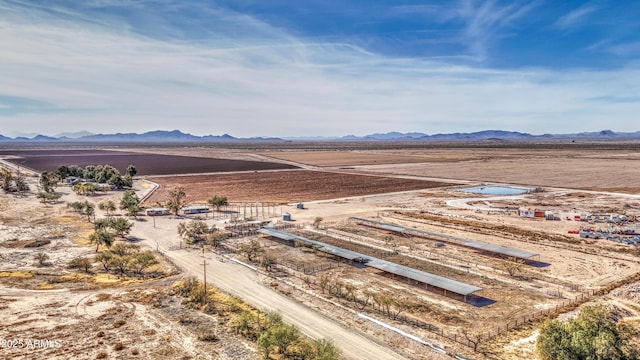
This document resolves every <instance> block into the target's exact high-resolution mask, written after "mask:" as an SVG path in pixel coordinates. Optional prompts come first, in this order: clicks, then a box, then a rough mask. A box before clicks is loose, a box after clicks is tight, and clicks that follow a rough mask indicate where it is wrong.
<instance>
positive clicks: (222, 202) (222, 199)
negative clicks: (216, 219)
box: [207, 195, 229, 211]
mask: <svg viewBox="0 0 640 360" xmlns="http://www.w3.org/2000/svg"><path fill="white" fill-rule="evenodd" d="M207 203H208V204H209V205H211V206H214V207H215V208H216V211H220V207H222V206H227V205H229V201H228V200H227V197H226V196H218V195H213V196H212V197H211V198H209V200H207Z"/></svg>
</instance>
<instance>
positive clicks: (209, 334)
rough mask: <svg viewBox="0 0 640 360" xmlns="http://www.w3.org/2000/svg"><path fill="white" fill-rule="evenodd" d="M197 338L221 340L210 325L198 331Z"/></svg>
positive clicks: (211, 340)
mask: <svg viewBox="0 0 640 360" xmlns="http://www.w3.org/2000/svg"><path fill="white" fill-rule="evenodd" d="M196 334H197V338H198V340H200V341H208V342H216V341H218V340H220V338H218V335H217V334H216V331H215V330H214V329H212V328H210V327H206V326H202V327H199V328H198V330H197V331H196Z"/></svg>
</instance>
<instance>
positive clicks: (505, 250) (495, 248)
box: [351, 217, 539, 259]
mask: <svg viewBox="0 0 640 360" xmlns="http://www.w3.org/2000/svg"><path fill="white" fill-rule="evenodd" d="M351 219H353V220H356V221H360V222H363V223H367V224H371V225H372V226H375V227H377V228H380V229H384V230H391V231H396V232H402V233H412V232H413V233H418V234H421V235H429V236H433V237H438V238H441V239H446V240H448V241H451V242H454V243H458V244H460V245H462V246H466V247H470V248H474V249H478V250H484V251H489V252H492V253H496V254H502V255H507V256H513V257H516V258H521V259H529V258H531V257H534V256H537V255H539V254H538V253H534V252H531V251H526V250H521V249H514V248H509V247H506V246H501V245H494V244H488V243H483V242H479V241H473V240H468V239H463V238H459V237H455V236H451V235H445V234H438V233H434V232H431V231H426V230H420V229H413V228H405V227H401V226H396V225H392V224H385V223H382V222H379V221H374V220H369V219H363V218H357V217H353V218H351ZM396 229H399V230H396Z"/></svg>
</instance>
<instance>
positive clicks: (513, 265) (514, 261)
mask: <svg viewBox="0 0 640 360" xmlns="http://www.w3.org/2000/svg"><path fill="white" fill-rule="evenodd" d="M523 264H524V260H522V259H518V258H514V257H510V258H508V259H507V260H506V261H504V262H503V263H502V266H503V267H504V269H505V270H506V271H507V273H509V276H511V277H514V276H516V274H518V273H519V272H520V271H521V270H522V265H523Z"/></svg>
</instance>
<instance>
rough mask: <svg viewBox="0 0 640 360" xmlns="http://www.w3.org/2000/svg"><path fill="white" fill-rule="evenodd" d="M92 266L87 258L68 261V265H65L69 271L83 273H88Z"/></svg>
mask: <svg viewBox="0 0 640 360" xmlns="http://www.w3.org/2000/svg"><path fill="white" fill-rule="evenodd" d="M92 265H93V264H92V263H91V260H90V259H89V258H86V257H77V258H75V259H72V260H71V261H69V263H68V264H67V267H68V268H69V269H78V270H84V272H86V273H88V272H89V269H91V266H92Z"/></svg>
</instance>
